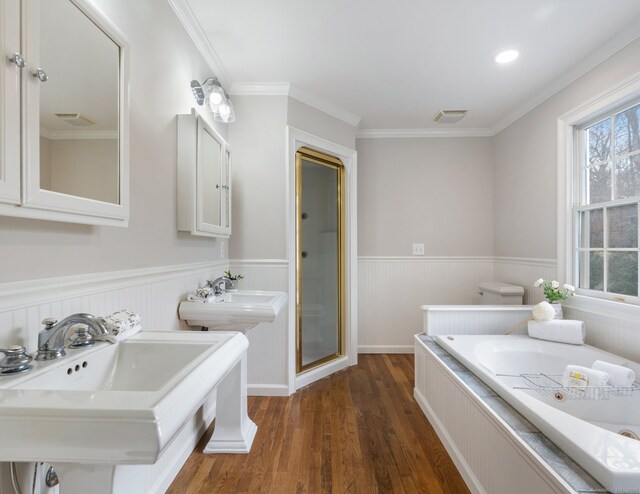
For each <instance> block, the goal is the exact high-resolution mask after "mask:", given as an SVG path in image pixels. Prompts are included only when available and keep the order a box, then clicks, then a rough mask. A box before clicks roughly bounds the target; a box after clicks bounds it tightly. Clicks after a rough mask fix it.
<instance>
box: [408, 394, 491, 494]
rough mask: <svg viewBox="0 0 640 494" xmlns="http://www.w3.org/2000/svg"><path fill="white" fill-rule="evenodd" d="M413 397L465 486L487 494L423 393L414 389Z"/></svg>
mask: <svg viewBox="0 0 640 494" xmlns="http://www.w3.org/2000/svg"><path fill="white" fill-rule="evenodd" d="M413 397H414V398H415V400H416V402H417V403H418V406H419V407H420V409H421V410H422V412H423V413H424V414H425V416H426V417H427V419H428V420H429V423H430V424H431V426H432V427H433V430H435V431H436V434H437V435H438V438H439V439H440V441H441V442H442V444H443V445H444V447H445V449H446V450H447V453H449V456H450V457H451V459H452V460H453V463H454V464H455V466H456V468H457V469H458V471H459V472H460V475H461V476H462V478H463V480H464V482H465V484H467V487H468V488H469V490H470V491H471V492H472V493H473V494H487V493H486V491H485V490H484V489H483V488H482V485H481V484H480V481H478V479H477V478H476V476H475V475H474V474H473V471H472V470H471V468H470V467H469V465H468V464H467V462H466V461H465V460H464V457H463V456H462V454H461V453H460V450H458V448H457V446H456V445H455V443H454V442H453V440H452V439H451V436H450V435H449V434H448V433H447V430H446V429H445V428H444V427H443V425H442V423H441V422H440V420H438V417H437V416H436V414H435V413H434V412H433V410H432V409H431V407H430V406H429V404H428V403H427V400H426V399H425V397H424V396H422V393H420V391H419V390H418V389H417V388H414V389H413Z"/></svg>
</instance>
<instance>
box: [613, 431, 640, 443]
mask: <svg viewBox="0 0 640 494" xmlns="http://www.w3.org/2000/svg"><path fill="white" fill-rule="evenodd" d="M618 434H620V435H621V436H624V437H628V438H630V439H635V440H636V441H637V440H638V439H640V438H639V437H638V434H636V433H635V432H632V431H629V430H627V429H622V430H621V431H620V432H618Z"/></svg>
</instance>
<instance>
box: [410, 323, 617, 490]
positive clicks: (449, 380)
mask: <svg viewBox="0 0 640 494" xmlns="http://www.w3.org/2000/svg"><path fill="white" fill-rule="evenodd" d="M414 341H415V361H416V367H415V372H416V375H415V378H416V380H415V386H416V387H415V390H414V397H415V399H416V401H417V402H418V405H420V408H421V409H422V410H423V412H424V413H425V415H426V416H427V418H428V419H429V421H430V422H431V424H432V425H433V427H434V429H435V430H436V432H437V434H438V436H439V437H440V439H441V441H442V442H443V444H444V445H445V447H446V448H447V451H448V452H449V454H450V455H451V457H452V459H453V461H454V462H455V464H456V466H457V467H458V470H459V471H460V473H461V474H462V476H463V478H464V479H465V482H466V483H467V486H468V487H469V489H470V490H471V492H473V493H474V494H475V493H478V494H513V493H514V492H518V493H519V494H557V493H571V494H576V493H579V494H587V493H595V492H598V493H604V492H606V489H605V488H604V487H602V485H601V484H599V483H598V482H597V481H596V480H595V479H594V478H593V477H592V476H591V475H589V473H588V472H586V471H585V470H584V469H582V468H581V467H580V466H579V465H578V464H577V463H575V462H574V461H573V460H572V459H571V458H570V457H569V456H568V455H566V454H565V453H564V452H563V451H562V450H561V449H560V448H558V447H557V446H556V445H555V444H553V443H552V442H551V441H550V440H549V439H548V438H547V437H546V436H545V435H544V434H543V433H542V432H540V430H539V429H538V428H536V426H535V425H534V424H532V423H531V422H529V421H528V420H527V419H526V418H525V417H524V416H522V415H521V414H520V413H519V412H518V411H517V410H515V409H514V408H512V407H511V405H509V403H507V402H506V401H505V400H504V399H502V398H501V397H500V396H498V395H497V393H496V392H495V391H493V390H492V389H491V388H490V387H489V386H487V385H486V384H484V382H482V381H481V380H480V379H479V378H477V377H476V376H475V375H474V374H473V373H472V372H471V371H470V370H469V369H467V368H466V367H465V366H464V365H463V364H461V363H460V362H459V361H458V360H456V359H455V358H454V357H452V356H451V355H450V354H449V353H447V352H446V351H445V350H444V349H443V348H442V347H441V346H439V345H438V344H437V343H436V342H435V341H433V340H432V337H430V336H427V335H416V336H415V338H414Z"/></svg>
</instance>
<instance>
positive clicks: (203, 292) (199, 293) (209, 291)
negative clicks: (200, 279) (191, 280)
mask: <svg viewBox="0 0 640 494" xmlns="http://www.w3.org/2000/svg"><path fill="white" fill-rule="evenodd" d="M194 295H195V296H196V297H199V298H207V297H209V296H211V295H213V288H211V287H210V286H203V287H201V288H196V291H195V292H194Z"/></svg>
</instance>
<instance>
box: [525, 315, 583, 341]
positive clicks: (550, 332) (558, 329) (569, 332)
mask: <svg viewBox="0 0 640 494" xmlns="http://www.w3.org/2000/svg"><path fill="white" fill-rule="evenodd" d="M527 331H528V333H529V336H530V337H531V338H538V339H539V340H549V341H557V342H559V343H571V344H572V345H584V338H585V336H586V331H585V328H584V323H583V322H582V321H573V320H570V319H552V320H551V321H529V323H528V324H527Z"/></svg>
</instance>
